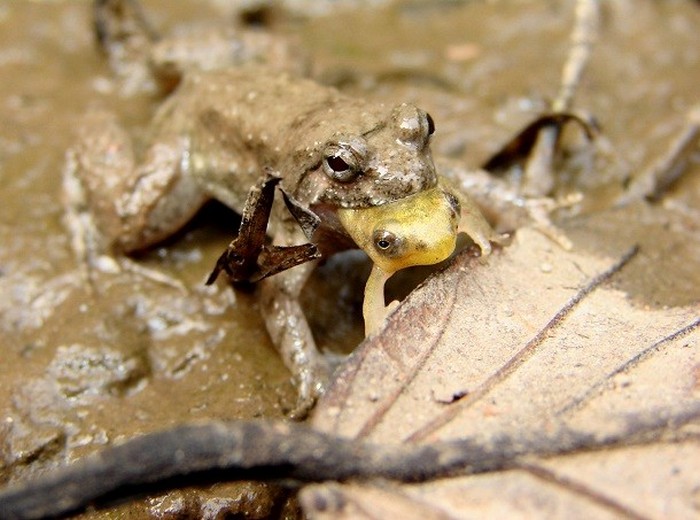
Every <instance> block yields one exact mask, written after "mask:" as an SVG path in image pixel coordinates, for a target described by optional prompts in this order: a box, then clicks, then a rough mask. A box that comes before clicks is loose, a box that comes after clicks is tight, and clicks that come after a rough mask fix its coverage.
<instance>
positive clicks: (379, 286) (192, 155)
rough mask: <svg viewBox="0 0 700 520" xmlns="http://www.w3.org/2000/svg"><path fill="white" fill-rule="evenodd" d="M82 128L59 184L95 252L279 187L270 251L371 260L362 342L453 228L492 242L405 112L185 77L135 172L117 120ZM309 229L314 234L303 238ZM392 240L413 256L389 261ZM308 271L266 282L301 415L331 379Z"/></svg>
mask: <svg viewBox="0 0 700 520" xmlns="http://www.w3.org/2000/svg"><path fill="white" fill-rule="evenodd" d="M88 120H92V123H93V124H92V125H88V124H86V125H85V126H84V127H83V128H81V129H80V133H81V136H80V139H79V142H78V144H77V145H76V146H75V147H74V148H73V150H72V151H71V153H70V154H69V161H68V167H67V168H66V173H67V175H66V178H67V180H68V182H67V185H69V186H70V185H72V186H75V185H80V186H81V193H82V195H81V198H82V199H84V200H83V203H84V204H85V206H86V207H87V208H88V212H89V213H91V214H92V215H93V216H94V220H95V221H96V224H97V227H98V228H99V229H100V233H101V235H102V237H103V239H104V240H106V243H103V247H108V248H111V249H113V250H114V249H117V250H122V251H125V252H129V251H134V250H138V249H142V248H144V247H148V246H149V245H152V244H154V243H156V242H158V241H160V240H162V239H163V238H166V237H167V236H169V235H171V234H172V233H173V232H174V231H176V230H177V229H178V228H179V227H181V226H182V225H183V224H184V223H186V222H187V221H188V220H189V219H190V218H191V217H192V216H193V215H194V213H195V212H196V211H197V210H198V209H199V207H201V205H202V204H203V203H204V202H205V201H206V200H208V199H212V198H213V199H217V200H219V201H221V202H223V203H224V204H226V205H228V206H230V207H231V208H233V209H235V210H237V211H239V212H241V211H244V210H245V208H246V202H247V201H248V202H249V203H250V200H251V197H252V193H253V192H252V191H251V187H255V186H260V185H261V182H262V179H264V178H270V177H271V176H272V177H276V178H279V179H281V180H280V181H279V188H280V190H281V191H282V193H283V194H284V196H285V199H286V201H285V202H286V206H285V204H283V203H282V202H281V199H282V198H281V197H277V198H276V199H275V203H274V207H273V208H272V213H271V215H270V221H269V224H270V225H269V227H268V232H269V233H270V235H271V236H272V239H273V243H274V244H277V245H281V246H289V245H293V244H300V243H302V242H305V241H310V242H312V243H313V244H315V245H316V246H317V248H318V251H319V252H320V254H321V255H329V254H332V253H333V252H335V251H338V250H341V249H346V248H348V247H352V246H355V247H357V246H359V247H361V248H362V249H364V250H365V251H367V252H368V253H370V256H371V257H372V258H373V259H374V260H375V268H374V270H373V275H372V277H371V278H370V282H369V283H368V287H367V289H366V303H365V318H366V319H367V317H368V316H367V315H368V313H371V314H373V316H371V320H368V325H367V328H368V332H371V331H373V330H374V329H376V328H377V327H378V326H379V325H380V324H381V322H382V320H383V318H384V315H385V314H386V309H385V307H384V298H383V285H384V281H385V280H386V279H387V278H388V277H389V276H391V274H393V272H394V271H396V270H398V269H401V268H403V267H406V266H408V265H415V264H416V263H433V261H440V260H442V259H444V258H445V257H446V256H449V254H450V253H451V252H452V249H453V248H454V245H453V244H454V236H455V235H456V233H457V232H458V230H460V231H466V232H468V233H469V234H470V235H471V236H472V237H473V238H474V239H475V241H476V242H477V243H478V244H479V245H480V246H482V249H485V250H486V252H488V243H489V240H497V239H498V237H497V235H495V234H494V232H493V231H492V230H491V228H490V227H489V226H488V224H486V223H485V221H484V220H483V217H481V215H480V213H478V211H477V212H476V214H474V212H473V211H467V212H466V213H467V214H468V216H467V218H465V212H462V219H461V221H460V218H459V214H460V204H459V202H457V199H456V197H455V196H454V195H452V194H449V190H446V189H444V188H442V187H441V186H440V185H439V183H438V176H437V174H436V172H435V168H434V165H433V161H432V158H431V155H430V148H429V140H430V136H431V134H432V133H433V131H434V124H433V121H432V119H431V118H430V116H429V115H428V114H426V113H425V112H423V111H422V110H420V109H418V108H416V107H414V106H412V105H408V104H402V105H399V106H397V107H394V108H391V107H385V106H384V105H381V104H372V103H369V102H366V101H363V100H358V99H353V98H350V97H347V96H345V95H342V94H341V93H339V92H338V91H336V90H335V89H332V88H328V87H324V86H321V85H318V84H316V83H314V82H312V81H309V80H304V79H299V78H295V77H291V76H287V75H281V74H278V73H275V72H269V71H267V70H266V69H263V68H246V67H243V68H241V69H236V70H227V71H215V72H206V73H204V72H202V73H193V74H190V75H189V76H187V77H186V79H185V80H183V83H182V84H181V85H180V87H179V88H178V90H177V91H176V92H175V93H174V94H173V95H172V96H171V97H169V98H168V99H167V100H166V101H165V102H164V103H163V105H162V106H161V108H160V109H159V111H158V113H157V114H156V116H155V119H154V123H153V125H152V130H151V135H150V138H149V143H150V144H149V146H148V148H146V151H145V153H144V156H143V158H142V160H141V161H140V162H139V163H138V164H137V163H136V161H135V160H134V154H133V153H132V152H131V143H130V139H129V137H128V135H127V134H126V133H124V131H123V130H122V129H121V128H120V127H119V126H118V125H117V124H116V122H115V121H114V119H113V118H112V117H111V116H108V115H105V114H94V115H92V116H90V117H88ZM93 127H99V128H98V130H97V131H96V130H95V128H93ZM76 181H77V182H76ZM69 191H70V190H69ZM423 193H426V194H428V193H429V194H430V195H429V196H428V195H426V196H425V197H424V196H422V195H421V194H423ZM412 197H414V198H415V199H412ZM412 200H420V201H422V202H421V204H422V205H420V206H413V203H410V204H409V207H408V208H407V206H406V204H407V203H406V202H405V201H412ZM465 202H466V203H467V204H469V203H468V201H462V203H463V204H464V203H465ZM410 207H414V208H415V207H420V208H421V209H420V210H419V211H418V213H420V215H421V217H422V218H421V219H420V220H421V224H420V226H418V225H416V226H412V225H411V222H412V219H414V218H415V217H416V215H417V214H416V211H415V210H414V211H413V212H411V211H408V210H407V209H410ZM377 208H386V209H385V210H383V211H381V212H380V214H378V215H377V216H376V217H374V216H373V215H374V214H370V215H369V216H368V217H367V218H363V217H362V211H364V210H365V209H368V210H376V209H377ZM244 216H245V213H244ZM372 219H375V220H376V221H377V222H376V225H373V221H372ZM244 220H245V218H244ZM305 220H309V221H313V224H312V225H311V224H310V225H308V226H305V225H303V221H305ZM433 221H434V222H438V221H440V222H443V225H442V227H441V229H443V231H440V233H442V234H443V235H444V237H443V238H444V239H443V240H441V241H439V242H440V244H442V245H440V246H439V248H438V249H439V251H437V250H436V251H437V252H433V253H432V254H431V253H430V251H429V252H428V254H426V252H425V251H424V250H425V249H426V248H428V249H430V248H433V249H435V248H434V247H433V246H430V245H428V242H426V241H424V240H422V239H421V236H425V235H426V234H429V235H430V234H432V235H434V234H435V233H436V231H435V228H434V227H433V226H431V225H430V224H431V222H433ZM416 222H417V221H416ZM397 223H398V224H400V225H398V226H397ZM300 224H302V225H300ZM458 224H459V229H458ZM421 226H422V227H421ZM263 229H264V228H263ZM302 229H303V231H302ZM387 239H390V241H391V244H392V245H396V244H399V243H400V244H402V247H403V246H406V245H407V244H408V248H406V247H404V248H403V249H396V248H394V249H385V245H386V244H387ZM450 241H452V242H450ZM450 243H451V244H452V245H451V246H450V245H449V244H450ZM444 244H448V246H447V247H446V246H445V245H444ZM418 249H420V250H421V251H420V254H416V251H417V250H418ZM397 251H398V252H399V253H397ZM377 255H379V256H381V255H384V256H385V258H384V261H383V262H380V261H378V258H379V257H378V256H377ZM313 266H314V262H308V263H306V264H304V265H300V266H298V267H296V268H294V269H289V270H285V271H284V272H281V273H280V274H277V275H276V276H272V277H270V278H266V279H264V280H262V282H261V283H260V294H261V306H262V310H263V314H264V317H265V321H266V325H267V328H268V331H269V332H270V335H271V337H272V340H273V341H274V342H275V344H276V345H277V346H278V348H279V350H280V352H281V354H282V357H283V359H284V360H285V362H286V364H287V366H288V367H289V368H290V369H291V371H292V372H293V373H294V374H295V376H296V377H297V382H298V386H299V391H300V409H301V410H303V409H306V408H308V406H309V405H310V404H311V403H312V402H313V401H314V400H315V398H316V397H317V396H318V395H319V393H320V392H321V391H322V388H323V386H324V384H325V382H326V380H327V377H328V366H327V363H326V361H325V360H324V358H323V357H322V356H321V355H319V354H318V353H317V351H316V348H315V344H314V342H313V337H312V335H311V332H310V330H309V328H308V324H307V322H306V319H305V318H304V315H303V312H302V310H301V307H300V305H299V302H298V296H299V293H300V291H301V289H302V287H303V285H304V283H305V281H306V279H307V277H308V275H309V273H310V271H311V269H313ZM368 302H369V305H368ZM375 315H376V316H375ZM369 321H371V325H370V324H369Z"/></svg>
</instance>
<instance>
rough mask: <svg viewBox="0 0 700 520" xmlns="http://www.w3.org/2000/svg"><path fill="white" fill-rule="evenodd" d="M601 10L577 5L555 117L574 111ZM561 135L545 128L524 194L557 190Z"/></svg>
mask: <svg viewBox="0 0 700 520" xmlns="http://www.w3.org/2000/svg"><path fill="white" fill-rule="evenodd" d="M599 11H600V6H599V4H598V0H578V1H577V3H576V14H575V16H576V20H575V23H574V29H573V31H572V32H571V47H570V49H569V54H568V56H567V60H566V63H565V64H564V68H563V69H562V78H561V85H560V87H559V92H558V94H557V97H556V98H555V100H554V102H553V103H552V111H553V112H554V113H555V114H556V113H562V112H565V111H567V110H570V108H571V105H572V103H573V98H574V94H575V93H576V89H577V88H578V85H579V83H580V82H581V77H582V76H583V71H584V70H585V68H586V65H587V64H588V61H589V59H590V56H591V50H592V48H593V44H594V43H595V41H596V39H597V38H598V20H599V17H600V13H599ZM560 132H561V129H560V128H559V127H557V126H549V127H546V128H544V129H542V131H541V132H540V134H539V135H538V138H537V142H536V144H535V146H534V148H533V152H532V155H531V156H530V159H529V160H528V162H527V165H526V168H525V174H524V182H523V188H522V192H523V195H526V196H530V197H543V196H545V195H548V194H549V193H550V192H551V191H552V189H553V188H554V173H553V170H552V164H553V162H554V154H555V151H556V147H557V144H558V142H559V135H560Z"/></svg>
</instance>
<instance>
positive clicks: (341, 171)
mask: <svg viewBox="0 0 700 520" xmlns="http://www.w3.org/2000/svg"><path fill="white" fill-rule="evenodd" d="M366 154H367V150H366V146H365V143H364V141H362V140H360V139H350V140H348V141H343V142H338V143H334V144H330V145H328V146H327V147H326V150H325V153H324V155H325V158H324V159H323V170H324V172H325V173H326V175H328V177H330V178H331V179H333V180H335V181H338V182H350V181H353V180H355V178H356V177H357V176H358V175H360V174H361V173H362V171H363V168H364V163H365V156H366Z"/></svg>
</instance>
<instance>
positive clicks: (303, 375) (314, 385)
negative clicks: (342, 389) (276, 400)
mask: <svg viewBox="0 0 700 520" xmlns="http://www.w3.org/2000/svg"><path fill="white" fill-rule="evenodd" d="M321 359H322V358H321ZM330 376H331V369H330V365H329V364H327V363H325V362H322V363H318V364H315V365H314V366H308V367H306V368H305V369H304V370H302V371H301V372H300V373H298V374H297V375H296V380H297V392H298V395H297V402H296V405H295V406H294V409H293V410H292V411H291V412H289V418H290V419H292V420H294V421H303V420H304V419H306V418H307V417H308V416H309V413H310V412H311V410H312V409H313V407H314V406H315V405H316V401H318V399H319V398H320V397H321V396H322V395H323V394H324V393H325V391H326V389H327V388H328V383H329V381H330Z"/></svg>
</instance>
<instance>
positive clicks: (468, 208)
mask: <svg viewBox="0 0 700 520" xmlns="http://www.w3.org/2000/svg"><path fill="white" fill-rule="evenodd" d="M451 193H453V194H454V193H455V192H454V191H452V192H451ZM459 203H460V218H459V224H458V225H457V232H458V233H466V234H467V235H469V237H470V238H471V239H472V240H473V241H474V243H475V244H476V245H478V246H479V248H480V249H481V255H482V256H488V255H490V254H491V250H492V247H491V243H494V244H499V245H506V244H507V243H508V242H509V241H510V235H508V234H501V233H497V232H496V231H494V229H493V228H492V227H491V225H490V224H489V223H488V221H487V220H486V218H484V215H483V214H482V213H481V210H480V209H479V207H478V206H477V205H476V203H475V202H474V201H472V200H471V199H470V198H468V197H465V196H463V195H462V196H459Z"/></svg>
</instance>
